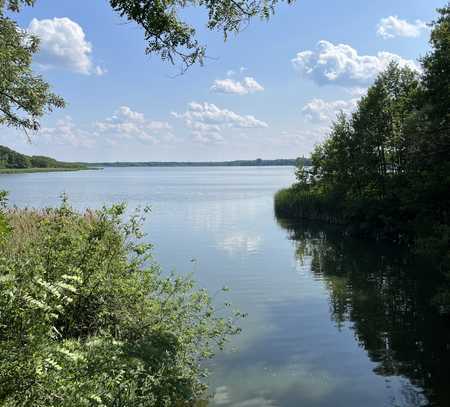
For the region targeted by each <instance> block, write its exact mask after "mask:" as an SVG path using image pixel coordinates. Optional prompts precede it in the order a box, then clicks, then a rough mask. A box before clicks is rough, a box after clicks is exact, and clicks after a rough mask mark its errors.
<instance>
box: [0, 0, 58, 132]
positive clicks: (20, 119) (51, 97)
mask: <svg viewBox="0 0 450 407" xmlns="http://www.w3.org/2000/svg"><path fill="white" fill-rule="evenodd" d="M22 3H25V4H28V5H31V4H32V3H33V1H31V0H25V1H19V0H16V1H8V2H5V1H1V2H0V125H2V124H3V125H6V126H12V127H16V128H19V129H23V130H25V131H26V130H38V129H39V121H38V119H39V118H40V117H41V116H42V115H43V114H44V113H46V112H48V111H52V110H53V109H54V108H58V107H63V106H64V101H63V99H62V98H60V97H58V96H56V95H55V94H54V93H52V92H51V91H50V86H49V85H48V83H47V82H45V81H44V80H43V79H42V77H41V76H40V75H36V74H34V73H33V71H32V69H31V64H32V59H33V55H34V54H35V53H36V52H37V51H38V49H39V40H38V38H36V37H35V36H32V35H30V34H28V33H27V32H26V31H24V30H22V29H20V28H19V27H18V26H17V24H16V23H15V22H14V21H13V20H11V19H10V18H8V17H6V16H5V15H4V10H5V8H6V9H8V10H10V11H18V10H19V6H20V5H21V4H22Z"/></svg>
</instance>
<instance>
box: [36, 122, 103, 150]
mask: <svg viewBox="0 0 450 407" xmlns="http://www.w3.org/2000/svg"><path fill="white" fill-rule="evenodd" d="M36 137H37V140H39V141H40V140H43V141H45V142H46V143H48V144H51V145H69V146H72V147H82V148H91V147H94V145H95V144H96V140H95V138H94V137H93V134H91V133H89V132H87V131H84V130H81V129H80V128H78V127H77V126H76V125H75V123H74V122H73V120H72V118H71V117H70V116H66V117H64V118H63V119H60V120H58V121H57V122H56V124H55V126H53V127H42V128H41V129H40V130H39V132H38V133H37V135H36Z"/></svg>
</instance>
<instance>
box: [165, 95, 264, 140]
mask: <svg viewBox="0 0 450 407" xmlns="http://www.w3.org/2000/svg"><path fill="white" fill-rule="evenodd" d="M172 116H174V117H176V118H178V119H182V120H183V121H184V123H185V125H186V127H188V128H189V129H190V130H191V134H192V136H193V137H194V140H195V141H199V142H202V143H208V142H222V141H223V140H224V138H223V132H224V131H225V130H227V129H228V130H232V129H254V128H266V127H268V124H267V123H266V122H264V121H262V120H258V119H257V118H256V117H254V116H252V115H245V116H241V115H239V114H237V113H235V112H233V111H231V110H228V109H221V108H219V107H218V106H216V105H215V104H213V103H207V102H204V103H197V102H191V103H189V105H188V109H187V110H186V111H185V112H184V113H177V112H172Z"/></svg>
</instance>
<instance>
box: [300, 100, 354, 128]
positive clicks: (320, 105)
mask: <svg viewBox="0 0 450 407" xmlns="http://www.w3.org/2000/svg"><path fill="white" fill-rule="evenodd" d="M358 100H359V99H357V98H354V99H350V100H333V101H326V100H323V99H318V98H315V99H313V100H311V101H310V102H308V103H307V104H306V105H305V106H304V107H303V108H302V113H303V115H304V116H305V118H306V119H307V120H308V121H311V122H331V121H333V120H335V119H336V116H337V115H338V114H339V113H340V112H343V113H344V114H349V113H351V112H352V111H353V110H354V109H355V108H356V106H357V103H358Z"/></svg>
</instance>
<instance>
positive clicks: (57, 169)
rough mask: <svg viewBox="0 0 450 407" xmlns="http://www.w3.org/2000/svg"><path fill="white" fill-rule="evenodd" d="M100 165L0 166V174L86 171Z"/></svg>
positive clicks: (95, 169)
mask: <svg viewBox="0 0 450 407" xmlns="http://www.w3.org/2000/svg"><path fill="white" fill-rule="evenodd" d="M101 169H102V168H101V167H97V168H91V167H87V168H82V167H73V168H64V167H55V168H39V167H36V168H0V175H2V174H3V175H11V174H28V173H36V172H68V171H87V170H94V171H97V170H101Z"/></svg>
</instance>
